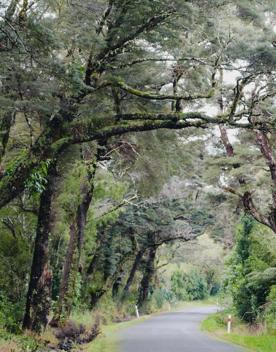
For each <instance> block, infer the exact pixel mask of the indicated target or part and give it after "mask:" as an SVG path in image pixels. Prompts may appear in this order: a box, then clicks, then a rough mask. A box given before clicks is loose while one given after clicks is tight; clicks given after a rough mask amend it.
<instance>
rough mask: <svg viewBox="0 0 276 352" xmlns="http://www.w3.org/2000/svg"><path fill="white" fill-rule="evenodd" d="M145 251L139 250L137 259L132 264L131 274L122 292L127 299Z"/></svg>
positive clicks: (123, 297)
mask: <svg viewBox="0 0 276 352" xmlns="http://www.w3.org/2000/svg"><path fill="white" fill-rule="evenodd" d="M143 254H144V253H143V251H142V250H140V251H138V252H137V254H136V257H135V260H134V262H133V265H132V268H131V270H130V273H129V276H128V279H127V282H126V284H125V286H124V289H123V293H122V299H123V300H124V299H126V298H127V296H128V293H129V289H130V287H131V285H132V283H133V280H134V277H135V274H136V272H137V270H138V268H139V265H140V263H141V260H142V258H143Z"/></svg>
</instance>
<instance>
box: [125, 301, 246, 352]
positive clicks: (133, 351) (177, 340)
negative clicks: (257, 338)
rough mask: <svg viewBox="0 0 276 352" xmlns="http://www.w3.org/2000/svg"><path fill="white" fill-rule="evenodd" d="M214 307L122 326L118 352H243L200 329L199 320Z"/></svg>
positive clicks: (213, 310) (168, 314) (166, 315)
mask: <svg viewBox="0 0 276 352" xmlns="http://www.w3.org/2000/svg"><path fill="white" fill-rule="evenodd" d="M216 310H217V308H216V307H204V308H192V309H191V308H190V309H187V310H183V311H179V312H171V313H166V314H161V315H158V316H155V317H153V318H151V319H149V320H146V321H144V322H143V323H140V324H137V325H135V326H133V327H131V328H128V329H125V330H124V331H122V332H121V335H120V346H121V347H120V352H242V351H244V350H243V349H241V348H239V347H236V346H233V345H230V344H227V343H224V342H221V341H218V340H216V339H213V338H211V337H209V336H208V335H206V334H204V333H202V332H201V331H200V330H199V325H200V322H201V320H203V319H204V318H205V316H206V315H208V314H210V313H214V312H215V311H216Z"/></svg>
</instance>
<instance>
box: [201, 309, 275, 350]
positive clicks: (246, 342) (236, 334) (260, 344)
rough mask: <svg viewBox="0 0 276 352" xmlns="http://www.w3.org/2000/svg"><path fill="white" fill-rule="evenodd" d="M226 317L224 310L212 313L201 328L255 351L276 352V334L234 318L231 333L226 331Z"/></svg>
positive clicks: (219, 337)
mask: <svg viewBox="0 0 276 352" xmlns="http://www.w3.org/2000/svg"><path fill="white" fill-rule="evenodd" d="M226 317H227V314H224V313H223V312H220V313H217V314H212V315H210V316H209V317H208V318H206V319H205V320H204V321H203V322H202V324H201V330H202V331H204V332H208V333H210V334H211V335H212V336H214V337H217V338H218V339H221V340H225V341H229V342H232V343H235V344H237V345H240V346H243V347H246V348H247V349H248V350H249V351H252V352H253V351H254V352H275V351H276V335H270V334H268V333H266V332H264V331H261V330H259V331H257V330H252V329H249V327H248V326H246V325H245V324H241V323H240V322H238V320H236V323H235V320H234V323H233V329H232V332H231V334H227V332H226V322H225V321H226Z"/></svg>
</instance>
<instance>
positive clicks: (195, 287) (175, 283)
mask: <svg viewBox="0 0 276 352" xmlns="http://www.w3.org/2000/svg"><path fill="white" fill-rule="evenodd" d="M171 282H172V292H173V293H174V295H175V297H176V298H177V299H178V300H179V301H186V300H188V301H195V300H200V299H204V298H206V297H207V296H208V288H207V282H206V278H205V277H204V275H203V274H201V273H200V272H199V271H198V270H196V269H193V270H191V271H190V272H189V273H185V272H182V271H179V270H178V271H175V272H174V273H173V274H172V277H171Z"/></svg>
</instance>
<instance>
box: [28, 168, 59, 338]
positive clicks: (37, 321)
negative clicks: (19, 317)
mask: <svg viewBox="0 0 276 352" xmlns="http://www.w3.org/2000/svg"><path fill="white" fill-rule="evenodd" d="M55 166H56V165H55V163H52V164H51V165H50V166H49V170H48V177H47V185H46V188H45V190H44V191H43V192H42V194H41V197H40V207H39V214H38V222H37V231H36V238H35V246H34V253H33V261H32V268H31V274H30V281H29V288H28V293H27V300H26V308H25V315H24V319H23V328H24V329H29V330H32V331H35V332H38V333H40V332H41V331H43V330H44V329H45V327H46V325H47V322H48V315H49V312H50V308H51V283H52V273H51V271H50V269H49V253H48V252H49V235H50V230H51V205H52V199H53V195H54V182H55V178H56V167H55Z"/></svg>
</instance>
